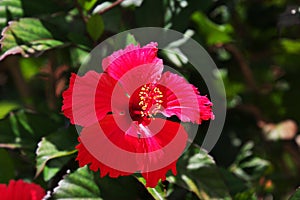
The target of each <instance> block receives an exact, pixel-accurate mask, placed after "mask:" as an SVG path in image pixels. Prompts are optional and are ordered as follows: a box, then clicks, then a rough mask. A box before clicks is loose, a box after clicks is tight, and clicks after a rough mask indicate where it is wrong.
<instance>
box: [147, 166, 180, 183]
mask: <svg viewBox="0 0 300 200" xmlns="http://www.w3.org/2000/svg"><path fill="white" fill-rule="evenodd" d="M176 162H177V160H176V161H175V162H173V163H172V164H170V165H168V166H166V167H164V168H162V169H159V170H156V171H152V172H145V173H142V176H143V177H144V179H145V180H146V187H155V186H156V185H157V183H158V181H159V180H161V181H165V180H166V174H167V172H168V171H169V170H171V171H172V173H173V174H174V175H176V174H177V170H176Z"/></svg>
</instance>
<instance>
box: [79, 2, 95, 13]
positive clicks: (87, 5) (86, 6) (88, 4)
mask: <svg viewBox="0 0 300 200" xmlns="http://www.w3.org/2000/svg"><path fill="white" fill-rule="evenodd" d="M78 2H79V4H80V5H81V6H82V8H84V10H86V11H89V10H90V9H92V8H93V7H94V5H95V4H96V3H97V0H78Z"/></svg>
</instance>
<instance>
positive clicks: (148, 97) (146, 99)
mask: <svg viewBox="0 0 300 200" xmlns="http://www.w3.org/2000/svg"><path fill="white" fill-rule="evenodd" d="M162 97H163V94H162V92H161V91H160V89H159V88H158V87H156V86H155V85H153V84H148V85H143V86H142V87H141V89H140V92H139V99H140V101H139V103H138V105H139V106H140V109H141V110H142V111H141V117H151V118H152V117H153V116H154V115H155V114H156V113H157V112H158V111H159V110H160V109H161V104H162V103H163V100H162V99H161V98H162Z"/></svg>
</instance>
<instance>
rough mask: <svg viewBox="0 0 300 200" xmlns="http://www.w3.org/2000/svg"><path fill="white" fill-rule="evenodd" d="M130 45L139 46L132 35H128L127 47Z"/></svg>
mask: <svg viewBox="0 0 300 200" xmlns="http://www.w3.org/2000/svg"><path fill="white" fill-rule="evenodd" d="M129 44H134V45H138V44H139V43H138V42H137V41H136V39H135V37H134V35H132V34H127V37H126V46H127V45H129Z"/></svg>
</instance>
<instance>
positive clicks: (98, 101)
mask: <svg viewBox="0 0 300 200" xmlns="http://www.w3.org/2000/svg"><path fill="white" fill-rule="evenodd" d="M115 84H116V81H115V80H114V79H112V78H111V77H109V76H108V75H107V74H103V73H102V74H99V73H97V72H95V71H90V72H88V73H86V74H85V75H84V76H83V77H80V76H77V75H76V74H74V73H73V74H72V76H71V78H70V86H69V88H68V89H67V90H66V91H64V92H63V106H62V111H63V113H64V115H65V116H66V117H68V118H69V119H70V121H71V123H72V124H78V125H81V126H89V125H91V124H94V123H96V122H97V121H98V120H99V119H102V118H103V117H104V116H105V115H106V114H107V113H108V112H110V111H111V102H110V100H111V94H112V90H113V88H114V86H115Z"/></svg>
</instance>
